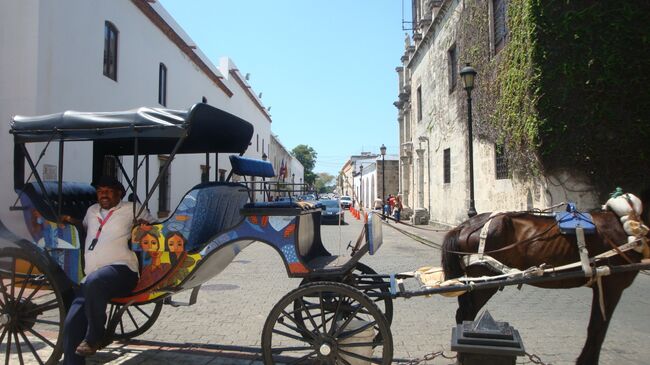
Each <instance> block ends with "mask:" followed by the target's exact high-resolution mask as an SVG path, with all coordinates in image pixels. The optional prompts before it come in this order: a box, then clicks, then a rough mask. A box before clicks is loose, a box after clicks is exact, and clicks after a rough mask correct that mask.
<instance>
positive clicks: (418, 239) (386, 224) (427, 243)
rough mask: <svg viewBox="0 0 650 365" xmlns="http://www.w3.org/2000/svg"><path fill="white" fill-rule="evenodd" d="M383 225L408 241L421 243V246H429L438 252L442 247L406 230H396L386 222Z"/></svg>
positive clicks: (396, 228)
mask: <svg viewBox="0 0 650 365" xmlns="http://www.w3.org/2000/svg"><path fill="white" fill-rule="evenodd" d="M383 223H384V226H388V227H390V228H392V229H394V230H396V231H397V232H399V233H401V234H403V235H405V236H406V237H408V238H410V239H412V240H414V241H416V242H419V243H421V244H423V245H425V246H429V247H432V248H435V249H438V250H441V249H442V245H440V244H438V243H436V242H433V241H431V240H428V239H426V238H424V237H421V236H418V235H417V234H415V233H411V232H409V231H407V230H404V229H401V228H398V227H397V226H396V225H395V224H388V223H386V222H383Z"/></svg>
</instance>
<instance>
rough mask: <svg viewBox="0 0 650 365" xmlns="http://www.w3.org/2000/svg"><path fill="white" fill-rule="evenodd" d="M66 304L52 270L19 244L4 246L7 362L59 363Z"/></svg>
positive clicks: (0, 309) (0, 255)
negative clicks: (20, 247) (17, 245)
mask: <svg viewBox="0 0 650 365" xmlns="http://www.w3.org/2000/svg"><path fill="white" fill-rule="evenodd" d="M65 314H66V308H65V304H64V300H63V295H62V293H61V290H60V285H59V283H57V281H56V279H55V277H54V275H53V274H52V271H51V270H50V269H49V268H48V267H47V266H46V264H45V263H43V261H42V260H41V259H40V258H39V257H34V255H29V254H28V253H27V252H25V251H24V250H21V249H18V248H13V247H10V248H3V249H0V348H1V349H2V352H3V355H4V356H0V357H4V359H5V361H4V363H5V364H21V365H22V364H26V363H27V364H47V365H50V364H56V363H57V362H58V360H59V358H60V357H61V354H62V352H63V336H62V334H63V321H64V320H65Z"/></svg>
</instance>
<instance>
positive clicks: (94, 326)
mask: <svg viewBox="0 0 650 365" xmlns="http://www.w3.org/2000/svg"><path fill="white" fill-rule="evenodd" d="M137 283H138V274H137V273H136V272H133V271H131V269H129V267H128V266H126V265H109V266H104V267H102V268H100V269H98V270H97V271H95V272H93V273H92V274H90V275H88V277H86V281H85V283H83V284H82V285H81V288H80V290H79V291H78V292H77V293H76V294H77V295H76V297H75V299H74V300H73V301H72V305H70V310H69V311H68V315H67V316H66V318H65V323H64V327H63V351H64V352H63V354H64V359H63V363H64V364H69V365H78V364H85V362H86V361H85V358H84V357H83V356H79V355H77V354H75V350H76V349H77V346H79V344H80V343H81V341H83V340H84V339H85V340H86V342H88V343H89V344H91V345H96V344H97V343H99V342H100V341H101V340H102V338H103V337H104V331H105V328H104V324H105V323H106V307H107V306H108V301H109V300H110V299H111V298H115V297H123V296H127V295H129V294H130V293H131V291H132V290H133V288H135V286H136V285H137Z"/></svg>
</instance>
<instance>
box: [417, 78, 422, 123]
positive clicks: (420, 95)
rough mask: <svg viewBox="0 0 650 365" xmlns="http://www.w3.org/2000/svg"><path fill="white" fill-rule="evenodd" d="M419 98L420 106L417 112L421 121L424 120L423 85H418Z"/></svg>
mask: <svg viewBox="0 0 650 365" xmlns="http://www.w3.org/2000/svg"><path fill="white" fill-rule="evenodd" d="M417 98H418V101H417V103H418V104H417V106H418V109H417V113H418V122H419V121H421V120H422V86H418V90H417Z"/></svg>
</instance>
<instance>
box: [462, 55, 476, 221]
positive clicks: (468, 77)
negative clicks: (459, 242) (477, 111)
mask: <svg viewBox="0 0 650 365" xmlns="http://www.w3.org/2000/svg"><path fill="white" fill-rule="evenodd" d="M460 77H462V78H463V83H464V84H465V91H467V151H468V154H469V210H468V211H467V215H468V216H469V217H470V218H472V217H473V216H475V215H476V208H475V207H474V147H473V143H472V140H473V138H472V89H474V78H475V77H476V70H474V68H472V67H471V66H470V65H469V63H466V64H465V67H463V69H462V70H460Z"/></svg>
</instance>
